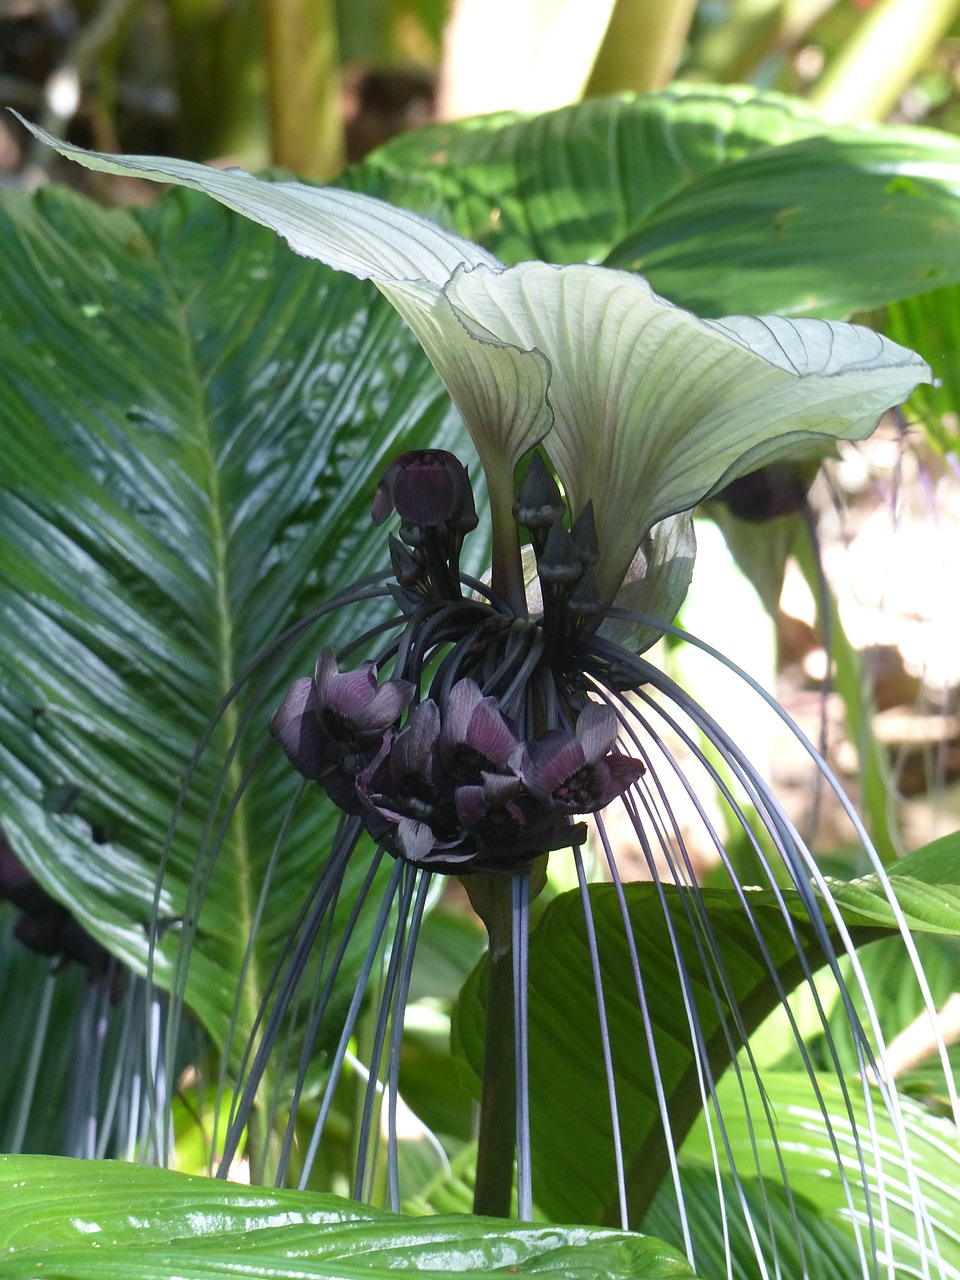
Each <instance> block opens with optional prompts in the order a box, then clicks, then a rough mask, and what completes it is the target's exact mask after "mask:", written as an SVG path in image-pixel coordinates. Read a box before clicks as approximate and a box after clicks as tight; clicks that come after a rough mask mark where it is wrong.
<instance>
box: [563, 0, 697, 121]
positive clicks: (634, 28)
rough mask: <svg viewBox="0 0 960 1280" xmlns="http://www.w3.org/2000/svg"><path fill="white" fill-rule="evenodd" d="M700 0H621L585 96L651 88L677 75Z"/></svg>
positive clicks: (659, 86)
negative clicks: (684, 45)
mask: <svg viewBox="0 0 960 1280" xmlns="http://www.w3.org/2000/svg"><path fill="white" fill-rule="evenodd" d="M696 7H697V6H696V0H672V3H670V4H665V3H664V0H617V4H616V5H615V6H614V9H613V13H612V14H611V15H610V24H609V26H608V27H607V32H606V35H605V36H604V38H603V43H602V44H601V45H600V48H599V50H598V52H597V57H596V61H595V62H594V64H593V71H592V72H591V73H590V79H589V80H588V81H587V88H586V93H585V96H586V97H588V98H592V97H599V96H601V95H603V94H609V93H620V92H622V91H623V90H625V89H630V90H633V91H634V92H636V93H646V92H648V91H649V90H651V89H662V88H663V87H664V86H665V85H667V84H669V83H670V81H671V80H672V79H673V75H674V72H675V71H676V69H677V63H678V62H679V61H680V55H681V53H682V52H683V44H684V40H685V39H686V37H687V33H688V32H689V30H690V23H691V22H692V21H693V15H694V11H695V10H696Z"/></svg>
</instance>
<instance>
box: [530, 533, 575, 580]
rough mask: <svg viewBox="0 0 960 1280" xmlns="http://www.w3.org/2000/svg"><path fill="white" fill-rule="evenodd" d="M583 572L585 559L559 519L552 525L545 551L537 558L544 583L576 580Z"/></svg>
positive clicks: (538, 568)
mask: <svg viewBox="0 0 960 1280" xmlns="http://www.w3.org/2000/svg"><path fill="white" fill-rule="evenodd" d="M582 572H583V561H582V560H581V559H580V553H579V552H578V551H577V547H576V544H575V542H574V541H573V539H572V538H571V537H570V534H569V533H568V532H567V531H566V529H565V528H564V527H563V525H562V524H561V523H560V521H559V520H558V521H557V522H556V524H553V525H551V526H550V532H549V533H548V534H547V541H546V543H545V545H544V548H543V551H542V552H541V553H540V555H539V557H538V558H537V573H538V574H539V575H540V581H541V582H544V583H549V584H551V585H552V584H554V583H571V582H576V580H577V579H578V578H579V577H580V574H581V573H582Z"/></svg>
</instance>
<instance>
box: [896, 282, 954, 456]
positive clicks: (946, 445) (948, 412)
mask: <svg viewBox="0 0 960 1280" xmlns="http://www.w3.org/2000/svg"><path fill="white" fill-rule="evenodd" d="M883 329H884V332H885V333H887V334H889V336H890V337H891V338H893V339H894V340H895V341H897V342H906V343H908V344H909V345H911V346H913V345H916V346H919V347H922V348H923V349H924V350H925V351H926V352H927V355H928V358H929V360H930V364H931V366H932V367H933V371H934V373H935V374H936V376H937V381H938V385H937V386H927V387H923V388H922V389H921V388H918V389H917V390H916V391H915V392H914V393H913V395H912V396H911V398H910V408H911V409H912V410H913V411H914V412H915V413H917V414H918V415H919V417H920V418H921V420H922V422H923V425H924V427H925V428H926V430H927V435H928V437H929V438H930V439H931V440H932V441H933V442H934V444H935V445H936V446H937V448H938V449H939V450H940V452H941V453H949V452H951V451H956V449H957V443H958V437H960V369H958V367H957V362H956V360H955V359H954V358H953V353H954V352H956V351H958V350H960V286H958V285H950V286H949V287H948V288H945V289H935V290H933V292H932V293H925V294H922V295H921V296H920V297H916V298H905V299H904V300H903V301H902V302H898V303H896V304H895V305H894V306H892V307H890V308H889V309H888V311H887V317H886V321H885V323H884V326H883Z"/></svg>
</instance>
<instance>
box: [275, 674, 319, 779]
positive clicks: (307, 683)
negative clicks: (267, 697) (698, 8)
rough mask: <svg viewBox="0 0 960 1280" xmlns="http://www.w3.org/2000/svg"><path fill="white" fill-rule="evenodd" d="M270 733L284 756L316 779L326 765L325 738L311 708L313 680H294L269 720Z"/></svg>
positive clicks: (305, 774) (301, 770) (308, 776)
mask: <svg viewBox="0 0 960 1280" xmlns="http://www.w3.org/2000/svg"><path fill="white" fill-rule="evenodd" d="M270 732H271V733H272V734H273V736H274V737H275V738H276V739H277V741H278V742H279V743H280V746H281V747H282V748H283V751H284V754H285V755H286V757H287V759H288V760H289V761H290V763H291V764H292V765H293V767H294V768H295V769H296V771H297V772H298V773H300V774H302V775H303V776H304V777H305V778H319V776H320V774H321V773H322V772H323V771H324V769H326V768H329V766H330V764H331V761H330V759H329V758H328V756H329V750H328V747H329V740H328V735H327V734H325V733H324V732H323V730H322V727H321V725H320V721H319V720H318V719H317V716H316V713H315V712H314V710H313V681H312V680H311V679H310V677H309V676H302V677H301V678H300V679H299V680H295V681H294V682H293V684H292V685H291V686H290V688H289V689H288V690H287V696H286V697H285V698H284V700H283V702H281V704H280V706H279V708H278V709H277V711H276V712H275V713H274V716H273V718H272V719H271V721H270Z"/></svg>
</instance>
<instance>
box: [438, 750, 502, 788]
mask: <svg viewBox="0 0 960 1280" xmlns="http://www.w3.org/2000/svg"><path fill="white" fill-rule="evenodd" d="M447 767H448V769H449V770H450V774H451V776H452V777H453V778H454V779H455V780H456V781H457V782H460V783H465V782H466V783H474V784H479V782H480V778H481V775H482V774H483V772H484V771H486V772H488V773H495V772H496V770H497V766H496V762H495V761H493V760H491V759H490V758H489V757H488V756H485V755H484V754H483V752H482V751H478V750H477V748H476V747H471V746H469V745H468V744H467V743H466V742H458V743H457V745H456V746H455V747H454V749H453V751H452V752H451V754H450V757H449V759H448V761H447Z"/></svg>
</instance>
